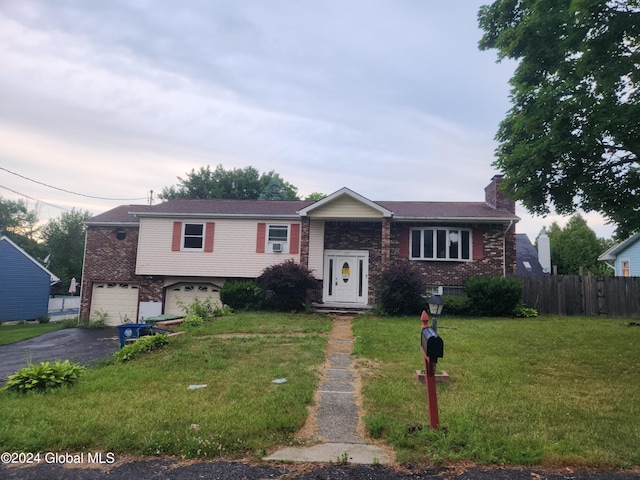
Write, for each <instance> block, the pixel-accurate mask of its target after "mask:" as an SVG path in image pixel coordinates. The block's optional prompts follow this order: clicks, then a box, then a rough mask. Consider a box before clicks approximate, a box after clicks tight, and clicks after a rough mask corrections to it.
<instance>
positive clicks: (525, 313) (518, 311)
mask: <svg viewBox="0 0 640 480" xmlns="http://www.w3.org/2000/svg"><path fill="white" fill-rule="evenodd" d="M513 316H514V317H518V318H534V317H537V316H538V311H537V310H536V309H535V308H528V307H526V306H524V305H518V306H517V307H516V308H514V309H513Z"/></svg>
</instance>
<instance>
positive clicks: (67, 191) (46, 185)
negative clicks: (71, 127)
mask: <svg viewBox="0 0 640 480" xmlns="http://www.w3.org/2000/svg"><path fill="white" fill-rule="evenodd" d="M0 170H4V171H5V172H7V173H10V174H11V175H15V176H16V177H20V178H24V179H25V180H28V181H30V182H33V183H37V184H38V185H44V186H45V187H49V188H53V189H54V190H59V191H61V192H65V193H70V194H71V195H78V196H80V197H86V198H94V199H96V200H112V201H118V202H129V201H133V200H147V197H141V198H108V197H96V196H94V195H85V194H84V193H77V192H72V191H71V190H65V189H64V188H60V187H54V186H53V185H49V184H47V183H44V182H39V181H38V180H34V179H33V178H29V177H25V176H24V175H20V174H19V173H16V172H12V171H11V170H8V169H6V168H4V167H0ZM4 188H6V187H4ZM7 190H10V189H8V188H7ZM14 193H15V192H14ZM25 197H26V195H25ZM27 198H29V197H27ZM43 203H44V202H43ZM58 208H60V207H58Z"/></svg>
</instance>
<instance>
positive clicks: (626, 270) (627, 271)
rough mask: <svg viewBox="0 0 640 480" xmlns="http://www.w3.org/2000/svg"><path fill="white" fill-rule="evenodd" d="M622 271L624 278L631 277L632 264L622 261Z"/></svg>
mask: <svg viewBox="0 0 640 480" xmlns="http://www.w3.org/2000/svg"><path fill="white" fill-rule="evenodd" d="M620 269H621V270H622V276H623V277H630V276H631V262H629V260H622V261H620Z"/></svg>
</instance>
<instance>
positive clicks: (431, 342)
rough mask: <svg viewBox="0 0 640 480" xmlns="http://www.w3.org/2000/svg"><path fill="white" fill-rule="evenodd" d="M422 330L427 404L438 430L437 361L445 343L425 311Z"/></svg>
mask: <svg viewBox="0 0 640 480" xmlns="http://www.w3.org/2000/svg"><path fill="white" fill-rule="evenodd" d="M420 319H421V320H422V332H421V336H420V337H421V338H420V350H421V351H422V356H423V357H424V373H425V385H426V387H427V404H428V406H429V426H430V427H431V429H433V430H438V428H439V427H438V424H439V419H438V396H437V394H436V363H437V362H438V358H442V356H443V353H444V344H443V342H442V338H440V336H439V335H438V333H437V332H436V331H435V330H434V329H433V328H431V327H429V315H428V314H427V312H425V311H423V312H422V316H421V317H420Z"/></svg>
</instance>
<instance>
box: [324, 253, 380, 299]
mask: <svg viewBox="0 0 640 480" xmlns="http://www.w3.org/2000/svg"><path fill="white" fill-rule="evenodd" d="M324 273H325V275H324V291H323V299H324V302H325V303H334V302H335V303H361V304H365V305H366V304H367V301H368V298H369V296H368V289H369V252H367V251H349V250H342V251H341V250H328V251H326V252H325V262H324Z"/></svg>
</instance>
